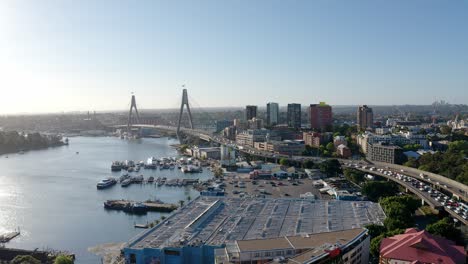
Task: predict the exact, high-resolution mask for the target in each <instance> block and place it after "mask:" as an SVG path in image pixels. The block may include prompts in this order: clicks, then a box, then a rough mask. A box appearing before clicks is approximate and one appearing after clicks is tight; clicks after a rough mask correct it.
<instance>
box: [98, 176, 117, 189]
mask: <svg viewBox="0 0 468 264" xmlns="http://www.w3.org/2000/svg"><path fill="white" fill-rule="evenodd" d="M116 183H117V181H116V180H115V179H114V178H107V179H103V180H101V181H100V182H98V183H97V185H96V187H97V188H98V189H105V188H109V187H111V186H112V185H114V184H116Z"/></svg>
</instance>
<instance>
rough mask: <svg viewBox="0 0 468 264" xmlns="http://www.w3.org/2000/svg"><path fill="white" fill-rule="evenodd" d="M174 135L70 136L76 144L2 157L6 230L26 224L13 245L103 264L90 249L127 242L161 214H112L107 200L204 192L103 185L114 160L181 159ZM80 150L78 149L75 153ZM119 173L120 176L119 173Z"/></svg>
mask: <svg viewBox="0 0 468 264" xmlns="http://www.w3.org/2000/svg"><path fill="white" fill-rule="evenodd" d="M175 143H177V142H176V141H174V140H168V139H167V138H160V139H142V140H139V141H124V140H121V139H118V138H86V137H76V138H71V140H70V146H65V147H58V148H53V149H47V150H40V151H31V152H27V153H25V154H24V155H19V154H15V155H8V158H6V156H5V155H3V156H0V233H2V232H5V231H12V230H14V229H15V228H17V227H20V229H21V236H19V237H17V238H15V239H13V240H12V241H11V242H9V243H7V246H8V247H17V248H25V249H34V248H39V249H44V248H53V249H61V250H69V251H71V252H73V253H75V254H76V256H77V263H99V257H98V256H96V255H94V254H92V253H89V252H88V248H89V247H93V246H96V245H99V244H103V243H110V242H125V241H127V240H128V239H130V238H131V237H133V236H135V235H136V234H138V233H139V232H141V229H135V228H134V227H133V224H134V223H146V222H147V221H152V220H155V219H158V218H159V217H160V214H159V213H148V214H147V215H144V216H135V215H129V214H125V213H124V212H118V211H106V210H104V208H103V202H104V201H105V200H107V199H122V198H124V199H132V200H146V199H150V198H151V199H154V198H157V199H161V200H162V201H165V202H172V203H177V202H178V201H179V200H185V199H186V198H187V196H191V197H192V198H194V197H196V196H198V192H196V191H194V190H193V189H191V188H190V187H164V186H162V187H157V186H155V185H149V184H144V185H137V184H134V185H131V186H129V187H127V188H121V187H120V186H119V185H115V186H113V187H111V188H110V189H106V190H96V183H97V182H98V181H99V180H100V179H102V178H105V177H106V176H109V175H111V171H110V164H111V161H112V160H125V159H132V160H137V161H139V160H144V161H146V159H147V158H148V157H150V156H155V157H169V156H176V154H177V153H176V152H175V150H174V149H172V148H171V147H170V146H169V145H170V144H175ZM77 151H78V152H79V154H76V152H77ZM112 174H113V175H114V176H116V177H118V176H120V173H112ZM139 174H143V175H145V178H147V177H149V176H151V175H152V176H155V177H159V176H161V177H163V176H165V177H167V178H168V179H169V178H201V179H207V178H209V177H211V172H209V171H207V170H205V171H204V172H203V173H200V174H191V175H188V174H185V175H184V174H183V173H182V172H180V170H177V169H175V170H163V171H160V170H159V169H158V170H143V169H142V170H140V172H139Z"/></svg>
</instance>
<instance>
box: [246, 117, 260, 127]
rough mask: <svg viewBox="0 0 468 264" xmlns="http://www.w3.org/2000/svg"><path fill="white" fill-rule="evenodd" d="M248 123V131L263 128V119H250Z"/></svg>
mask: <svg viewBox="0 0 468 264" xmlns="http://www.w3.org/2000/svg"><path fill="white" fill-rule="evenodd" d="M247 122H248V126H249V129H262V128H263V119H260V118H256V117H254V118H252V119H250V120H249V121H247Z"/></svg>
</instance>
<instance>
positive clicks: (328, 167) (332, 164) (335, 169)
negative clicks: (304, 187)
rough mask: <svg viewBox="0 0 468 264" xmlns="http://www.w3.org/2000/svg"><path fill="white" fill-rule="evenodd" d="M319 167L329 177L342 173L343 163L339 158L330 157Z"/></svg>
mask: <svg viewBox="0 0 468 264" xmlns="http://www.w3.org/2000/svg"><path fill="white" fill-rule="evenodd" d="M319 169H320V171H321V172H322V173H324V174H326V175H327V176H328V177H333V176H337V175H338V173H341V165H340V162H339V161H338V160H337V159H328V160H325V161H323V162H322V163H320V164H319Z"/></svg>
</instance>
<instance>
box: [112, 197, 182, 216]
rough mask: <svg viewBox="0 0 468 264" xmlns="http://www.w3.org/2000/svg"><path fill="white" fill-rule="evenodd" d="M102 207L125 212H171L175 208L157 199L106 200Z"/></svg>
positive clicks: (175, 206)
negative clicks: (142, 200)
mask: <svg viewBox="0 0 468 264" xmlns="http://www.w3.org/2000/svg"><path fill="white" fill-rule="evenodd" d="M104 208H106V209H109V210H121V211H124V212H127V213H136V214H139V213H142V214H144V213H147V212H148V211H153V212H172V211H174V210H175V209H177V205H175V204H166V203H161V202H158V201H145V202H135V201H130V200H123V199H122V200H107V201H106V202H104Z"/></svg>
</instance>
